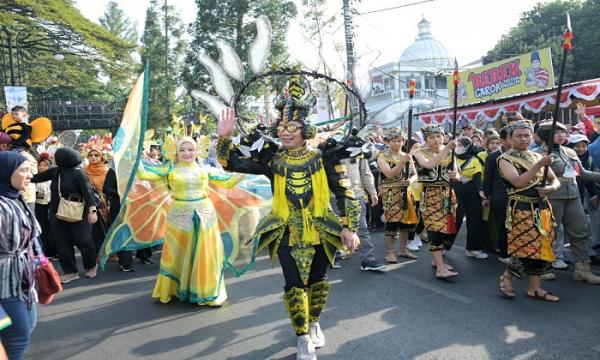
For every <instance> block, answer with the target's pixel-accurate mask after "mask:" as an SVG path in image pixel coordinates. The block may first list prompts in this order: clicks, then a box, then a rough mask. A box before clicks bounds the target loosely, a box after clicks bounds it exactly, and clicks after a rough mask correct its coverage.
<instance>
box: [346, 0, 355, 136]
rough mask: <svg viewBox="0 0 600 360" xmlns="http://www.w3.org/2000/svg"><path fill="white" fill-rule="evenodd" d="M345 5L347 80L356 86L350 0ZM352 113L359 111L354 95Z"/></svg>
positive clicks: (351, 100)
mask: <svg viewBox="0 0 600 360" xmlns="http://www.w3.org/2000/svg"><path fill="white" fill-rule="evenodd" d="M343 1H344V7H343V13H344V33H345V35H346V63H347V65H346V70H347V72H346V81H347V82H348V86H349V87H351V88H354V41H353V37H354V35H353V33H352V16H351V14H350V0H343ZM349 102H350V103H349V105H350V109H351V110H350V113H351V114H354V113H356V112H358V109H357V106H356V100H355V99H354V97H349ZM352 122H353V126H354V125H357V122H358V119H354V118H353V119H352Z"/></svg>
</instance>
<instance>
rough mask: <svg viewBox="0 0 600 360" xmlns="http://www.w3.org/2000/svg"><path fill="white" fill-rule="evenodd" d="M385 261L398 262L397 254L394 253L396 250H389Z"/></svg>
mask: <svg viewBox="0 0 600 360" xmlns="http://www.w3.org/2000/svg"><path fill="white" fill-rule="evenodd" d="M385 261H387V262H388V263H390V264H396V263H397V262H398V259H396V255H394V251H388V253H387V255H385Z"/></svg>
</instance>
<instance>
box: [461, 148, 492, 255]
mask: <svg viewBox="0 0 600 360" xmlns="http://www.w3.org/2000/svg"><path fill="white" fill-rule="evenodd" d="M477 152H478V149H477V148H476V147H475V146H474V144H473V142H472V141H471V139H469V138H467V137H461V138H459V139H458V140H457V142H456V150H455V154H456V165H457V166H458V171H459V172H460V181H459V182H455V183H453V187H454V191H455V192H456V197H457V199H458V208H457V210H456V227H457V229H460V226H461V225H462V221H463V217H464V216H465V215H466V217H467V249H466V251H465V256H467V257H472V258H476V259H487V257H488V255H487V254H486V253H485V252H483V237H482V234H484V229H485V228H484V224H483V218H482V214H483V209H482V207H481V201H482V199H485V197H484V195H483V190H482V189H483V188H482V175H483V166H484V163H483V161H482V160H481V159H480V158H479V157H478V156H477Z"/></svg>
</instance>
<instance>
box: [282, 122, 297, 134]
mask: <svg viewBox="0 0 600 360" xmlns="http://www.w3.org/2000/svg"><path fill="white" fill-rule="evenodd" d="M300 129H302V126H298V125H295V124H290V125H277V132H278V133H282V132H284V131H285V130H287V132H289V133H290V134H293V133H295V132H296V131H298V130H300Z"/></svg>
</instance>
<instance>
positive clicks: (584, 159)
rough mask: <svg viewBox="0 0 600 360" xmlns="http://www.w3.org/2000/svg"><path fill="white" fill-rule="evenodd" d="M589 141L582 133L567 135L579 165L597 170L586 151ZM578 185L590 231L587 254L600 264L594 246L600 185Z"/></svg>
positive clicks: (598, 230) (598, 241)
mask: <svg viewBox="0 0 600 360" xmlns="http://www.w3.org/2000/svg"><path fill="white" fill-rule="evenodd" d="M589 143H590V141H589V140H588V138H587V136H585V135H583V134H572V135H571V136H570V137H569V144H568V145H567V146H568V147H570V148H572V149H573V150H575V152H576V153H577V157H578V158H579V161H580V162H581V165H583V167H584V168H585V169H586V170H589V171H599V170H600V169H599V168H598V167H597V166H596V165H595V164H594V163H593V162H592V159H591V158H590V153H589V151H588V144H589ZM577 186H578V187H579V196H580V198H581V202H582V204H583V208H584V209H585V212H586V214H587V220H588V227H589V231H590V242H589V245H588V255H589V256H590V260H591V261H592V264H600V257H598V254H597V252H596V249H594V248H595V247H598V245H600V238H599V235H600V208H599V207H598V205H599V204H598V195H600V186H599V185H598V184H595V183H588V182H585V181H582V180H579V181H577Z"/></svg>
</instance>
